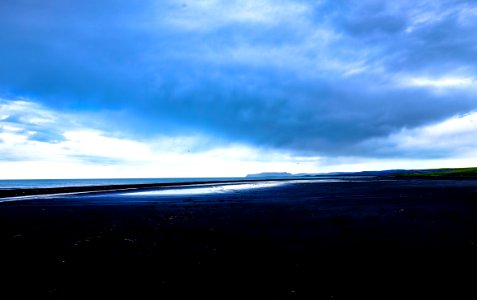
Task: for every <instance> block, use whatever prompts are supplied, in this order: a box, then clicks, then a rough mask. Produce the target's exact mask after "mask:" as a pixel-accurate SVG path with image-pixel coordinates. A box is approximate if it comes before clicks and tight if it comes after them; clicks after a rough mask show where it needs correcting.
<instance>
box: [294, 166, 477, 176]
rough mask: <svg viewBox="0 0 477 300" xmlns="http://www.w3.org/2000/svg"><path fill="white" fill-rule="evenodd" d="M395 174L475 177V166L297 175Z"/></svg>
mask: <svg viewBox="0 0 477 300" xmlns="http://www.w3.org/2000/svg"><path fill="white" fill-rule="evenodd" d="M320 175H321V176H323V175H327V176H395V177H452V178H456V177H477V168H441V169H415V170H414V169H411V170H404V169H392V170H380V171H361V172H333V173H321V174H299V176H304V177H305V176H320Z"/></svg>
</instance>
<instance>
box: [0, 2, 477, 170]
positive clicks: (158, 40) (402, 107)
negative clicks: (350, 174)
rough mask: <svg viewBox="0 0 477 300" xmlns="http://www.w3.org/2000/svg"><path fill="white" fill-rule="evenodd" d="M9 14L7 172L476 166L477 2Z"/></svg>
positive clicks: (4, 121) (92, 5)
mask: <svg viewBox="0 0 477 300" xmlns="http://www.w3.org/2000/svg"><path fill="white" fill-rule="evenodd" d="M0 28H2V30H1V31H0V45H1V47H0V57H1V59H0V168H1V169H2V170H3V172H2V174H1V177H2V178H29V177H34V178H40V177H41V178H51V177H55V178H65V177H67V178H70V177H176V176H241V175H245V174H247V173H254V172H261V171H289V172H294V173H300V172H329V171H346V170H351V171H356V170H369V169H386V168H416V167H422V168H427V167H459V166H474V165H477V159H476V157H477V156H476V154H477V153H476V150H474V149H476V147H475V146H476V145H477V137H474V136H475V135H474V134H473V133H474V132H475V130H476V129H477V124H476V121H477V113H476V111H477V100H476V99H477V98H476V96H477V81H476V79H477V77H476V74H477V70H476V68H477V35H476V34H475V32H477V3H475V1H458V0H457V1H418V0H417V1H416V0H414V1H406V0H402V1H370V0H364V1H340V0H333V1H331V0H329V1H325V0H323V1H299V0H295V1H291V0H275V1H272V0H254V1H252V0H242V1H218V0H217V1H215V0H185V1H173V0H162V1H153V0H145V1H139V2H138V1H114V0H105V1H90V0H83V1H76V0H70V1H53V0H45V1H29V0H15V1H13V0H4V1H1V2H0ZM92 174H94V175H92Z"/></svg>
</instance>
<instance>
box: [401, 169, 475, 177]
mask: <svg viewBox="0 0 477 300" xmlns="http://www.w3.org/2000/svg"><path fill="white" fill-rule="evenodd" d="M395 175H396V176H400V177H476V178H477V168H452V169H451V168H446V169H429V170H411V171H408V172H399V173H397V174H395Z"/></svg>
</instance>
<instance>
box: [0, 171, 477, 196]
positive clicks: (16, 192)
mask: <svg viewBox="0 0 477 300" xmlns="http://www.w3.org/2000/svg"><path fill="white" fill-rule="evenodd" d="M360 177H362V179H372V180H376V179H377V180H390V179H392V180H399V181H412V180H425V181H429V180H439V181H441V180H477V177H465V176H367V175H336V176H323V177H290V178H260V179H247V178H245V177H244V179H239V180H211V181H184V182H158V183H131V184H108V185H85V186H63V187H45V188H39V187H38V188H11V189H0V200H4V199H9V198H12V199H15V198H22V197H28V196H50V195H70V194H84V193H98V192H115V191H126V190H140V189H149V188H174V187H194V186H198V187H203V186H208V185H229V184H247V183H254V182H270V181H271V182H286V181H296V180H299V181H304V182H306V181H313V180H317V179H318V180H329V179H338V180H339V179H343V180H346V179H356V178H360ZM370 177H371V178H370Z"/></svg>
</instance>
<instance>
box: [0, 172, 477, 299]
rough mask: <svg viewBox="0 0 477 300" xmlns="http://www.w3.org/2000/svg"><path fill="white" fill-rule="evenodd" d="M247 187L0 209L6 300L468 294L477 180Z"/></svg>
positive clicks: (129, 193)
mask: <svg viewBox="0 0 477 300" xmlns="http://www.w3.org/2000/svg"><path fill="white" fill-rule="evenodd" d="M248 184H251V185H252V186H249V187H243V188H240V187H238V186H237V185H235V186H232V187H229V188H227V187H223V186H222V187H221V186H220V185H219V186H217V183H210V184H209V185H207V186H201V185H203V183H201V184H198V185H195V186H194V188H196V190H195V191H194V192H193V193H192V192H187V188H190V187H183V186H179V187H176V186H174V187H168V188H164V187H152V186H141V187H137V188H136V189H134V190H117V191H113V190H110V189H104V190H108V191H100V189H98V190H97V191H95V192H94V193H88V192H85V193H82V194H67V195H56V196H55V195H48V196H41V195H37V196H35V197H33V198H20V200H15V199H14V200H13V201H4V202H0V246H1V247H0V254H1V255H0V263H1V265H2V271H3V273H4V274H8V276H7V279H6V280H5V281H2V284H1V286H2V289H1V293H2V294H4V295H7V294H8V295H10V294H12V293H13V294H15V295H30V296H32V295H34V296H50V297H67V298H71V297H74V296H95V295H105V296H113V295H127V296H134V297H140V296H157V297H161V296H162V297H164V298H165V299H177V298H181V297H194V298H197V297H199V296H204V297H206V298H207V297H208V298H221V299H228V298H252V297H254V298H255V297H259V298H263V299H279V298H280V299H281V298H292V299H295V298H305V299H356V298H358V297H362V296H366V297H368V298H380V299H408V298H416V297H420V298H432V297H436V296H443V295H453V296H454V297H460V296H463V295H467V296H470V298H473V297H472V295H473V296H474V297H475V296H476V295H475V294H476V290H475V289H474V284H475V279H476V278H475V277H476V276H475V269H476V267H477V255H476V254H477V180H472V179H470V180H466V179H439V180H432V179H419V178H418V179H390V178H376V177H373V178H364V177H363V178H361V179H356V178H351V179H348V180H321V181H320V180H308V181H307V180H299V181H280V182H267V183H266V184H264V185H263V186H253V184H259V183H258V182H257V183H248ZM238 185H240V184H238ZM201 187H206V188H208V189H209V190H207V191H201V190H200V188H201ZM127 188H128V189H129V188H131V187H127ZM184 188H186V190H184ZM197 188H198V189H199V190H197ZM210 188H212V190H210ZM170 189H174V190H175V191H176V192H170ZM181 189H182V190H181ZM164 190H169V192H166V193H165V192H164ZM177 190H180V191H177Z"/></svg>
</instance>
